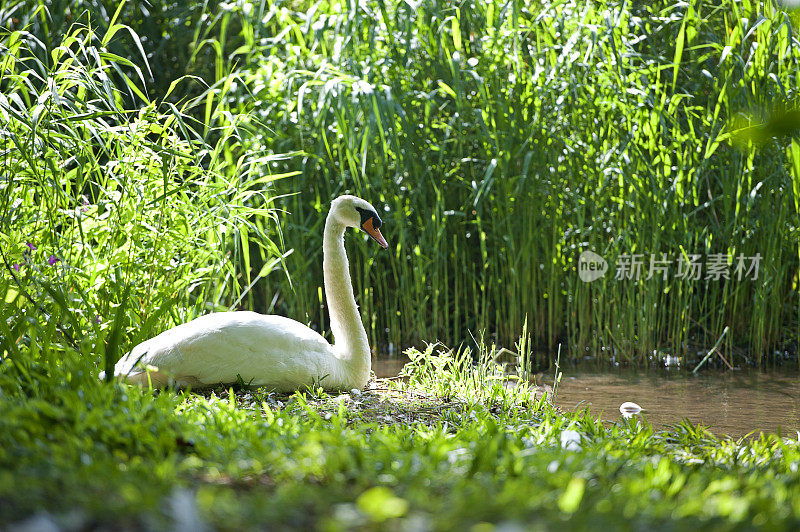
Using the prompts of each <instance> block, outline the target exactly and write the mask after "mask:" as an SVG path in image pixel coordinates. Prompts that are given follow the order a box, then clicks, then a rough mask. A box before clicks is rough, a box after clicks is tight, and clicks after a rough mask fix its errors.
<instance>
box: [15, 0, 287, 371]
mask: <svg viewBox="0 0 800 532" xmlns="http://www.w3.org/2000/svg"><path fill="white" fill-rule="evenodd" d="M121 7H122V6H121ZM121 7H120V9H121ZM119 13H120V10H118V11H117V13H116V15H114V17H113V18H112V19H111V21H110V23H109V24H108V30H107V32H106V33H104V34H97V33H95V32H94V31H93V29H92V27H91V25H88V26H86V25H82V24H75V25H73V26H72V27H71V28H70V31H69V32H68V33H67V34H66V35H65V36H64V37H63V40H62V41H61V42H60V44H59V45H58V46H57V47H54V48H53V49H52V50H51V51H50V53H49V56H48V58H47V61H46V62H44V61H42V59H40V57H39V55H37V54H36V53H34V52H35V51H34V50H32V49H31V48H30V47H29V43H30V42H31V41H30V35H29V34H26V33H25V31H24V30H18V31H8V32H5V33H2V35H0V47H1V48H2V50H3V54H2V56H3V60H2V62H0V87H2V93H0V248H2V249H1V251H2V265H0V271H2V273H1V274H0V298H2V300H3V306H2V311H1V313H2V315H1V316H0V328H2V330H0V332H2V334H0V337H1V338H0V339H1V340H2V341H1V342H0V358H2V360H1V361H0V362H1V363H0V370H1V369H7V370H8V369H12V370H14V371H15V372H16V373H17V374H18V375H29V374H32V372H33V373H37V372H38V373H41V374H47V373H48V372H49V371H50V369H51V368H57V367H60V366H61V365H62V361H63V360H73V359H72V358H71V357H69V356H65V354H66V353H75V352H77V353H81V354H82V355H83V357H84V360H90V361H92V364H93V365H97V364H98V363H99V365H100V366H103V365H105V366H106V367H107V368H108V367H110V365H112V364H113V363H114V362H115V361H116V359H117V358H118V357H119V356H120V355H121V354H122V352H124V350H125V349H126V348H127V347H130V345H132V344H134V343H136V342H138V341H141V340H144V339H145V338H147V337H149V336H152V335H153V334H155V333H157V332H159V331H160V330H162V329H163V328H165V327H167V326H170V325H173V324H175V323H180V322H183V321H186V320H188V319H190V318H192V317H194V316H195V315H197V314H199V313H203V312H207V311H211V310H216V309H225V308H228V307H229V306H230V305H233V304H235V303H237V302H241V301H242V300H243V299H245V298H247V297H249V292H250V289H251V287H252V286H254V284H255V281H256V280H257V279H258V278H261V277H263V276H266V275H268V274H269V273H270V272H271V271H273V270H274V269H276V268H278V267H279V264H278V262H277V261H276V260H275V259H276V258H277V257H280V250H279V246H278V244H277V243H276V242H277V239H276V237H277V236H279V235H278V233H277V232H276V226H275V225H274V222H275V221H276V214H275V210H274V208H273V206H272V200H273V197H272V192H271V188H272V183H273V181H274V180H275V179H279V178H280V177H282V176H281V175H279V174H277V173H275V172H272V170H271V165H272V164H273V163H274V162H275V161H276V160H279V159H282V158H283V157H285V156H284V155H275V154H268V153H266V152H264V151H247V152H245V151H243V150H242V149H241V143H240V142H239V139H240V138H241V136H242V128H243V127H244V125H245V123H246V122H248V120H247V119H246V117H242V116H240V115H238V114H236V113H234V112H232V111H231V109H230V108H228V107H226V106H225V105H224V103H222V100H223V99H224V96H225V93H226V91H227V90H229V89H230V87H231V85H232V84H233V83H234V82H235V79H234V78H232V77H226V78H225V79H222V80H221V81H220V82H219V83H218V84H216V85H214V86H212V87H210V88H209V89H208V91H207V93H204V94H202V95H200V96H199V97H197V98H195V99H191V100H185V101H183V103H179V104H172V103H162V104H159V103H157V102H151V101H149V100H148V99H147V97H146V95H145V93H146V90H145V88H144V87H143V86H141V85H139V82H140V80H143V79H144V75H143V74H142V72H141V71H140V69H139V67H138V66H136V63H135V62H134V61H132V60H130V59H128V58H124V57H120V56H117V55H115V54H113V53H112V52H110V51H109V44H110V43H112V42H113V39H114V38H115V35H116V34H118V33H119V32H121V31H128V30H129V28H125V27H124V26H123V25H121V24H119V23H118V22H117V16H118V15H119ZM131 33H132V32H131ZM138 60H140V61H142V62H145V63H146V58H144V57H140V58H138ZM121 67H125V69H123V68H121ZM130 71H133V72H135V73H136V74H137V75H136V76H134V77H133V78H131V77H129V76H128V75H127V73H126V72H130ZM179 83H180V82H176V83H175V84H173V85H172V87H171V88H170V90H174V89H176V88H177V87H178V84H179ZM123 93H132V94H134V95H135V97H136V98H137V105H136V106H131V107H128V106H126V105H125V99H124V98H123ZM169 96H170V94H169V93H167V94H166V95H165V97H166V99H167V100H169ZM198 108H200V109H201V110H202V113H204V114H205V116H206V120H205V122H198V121H197V120H195V119H194V118H193V116H195V115H196V114H197V112H196V109H198ZM90 367H92V366H85V365H84V366H83V367H82V369H81V370H80V371H81V372H85V371H86V370H87V368H90ZM36 381H37V379H35V378H28V379H22V380H21V382H27V383H28V385H30V386H35V383H36Z"/></svg>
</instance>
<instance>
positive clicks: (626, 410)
mask: <svg viewBox="0 0 800 532" xmlns="http://www.w3.org/2000/svg"><path fill="white" fill-rule="evenodd" d="M641 411H642V407H641V406H639V405H637V404H636V403H631V402H630V401H627V402H624V403H622V404H621V405H619V413H620V414H622V417H623V418H624V419H628V418H631V417H633V416H635V415H636V414H638V413H639V412H641Z"/></svg>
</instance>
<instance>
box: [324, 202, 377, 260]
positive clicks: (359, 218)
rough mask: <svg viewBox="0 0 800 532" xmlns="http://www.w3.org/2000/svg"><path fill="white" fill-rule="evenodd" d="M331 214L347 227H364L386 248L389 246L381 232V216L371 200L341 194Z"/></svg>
mask: <svg viewBox="0 0 800 532" xmlns="http://www.w3.org/2000/svg"><path fill="white" fill-rule="evenodd" d="M331 216H333V217H334V218H335V219H336V220H337V221H338V222H340V223H342V224H343V225H345V226H346V227H357V228H359V229H363V230H364V231H365V232H366V233H367V234H368V235H369V236H371V237H372V238H373V239H375V242H377V243H378V244H380V245H381V247H383V248H384V249H385V248H388V247H389V244H387V243H386V240H385V239H384V238H383V235H382V234H381V232H380V227H381V225H382V224H383V222H382V221H381V217H380V216H378V211H376V210H375V207H373V206H372V205H370V204H369V202H367V201H364V200H363V199H361V198H357V197H355V196H339V197H338V198H336V199H335V200H333V203H331Z"/></svg>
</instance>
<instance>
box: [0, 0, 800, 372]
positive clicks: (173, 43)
mask: <svg viewBox="0 0 800 532" xmlns="http://www.w3.org/2000/svg"><path fill="white" fill-rule="evenodd" d="M1 14H2V15H3V18H4V20H5V21H6V24H5V27H6V28H7V30H8V31H6V32H5V33H4V37H3V42H4V44H3V46H4V47H5V49H7V50H8V52H9V53H8V54H7V55H6V57H7V58H6V60H5V61H4V70H3V74H2V76H3V78H2V86H3V94H4V98H5V99H4V102H2V109H3V114H4V122H3V124H4V125H3V130H4V131H3V136H2V138H3V145H4V148H5V149H4V157H5V163H4V168H5V169H6V175H13V176H16V181H15V186H14V187H11V186H10V182H8V181H7V180H6V181H5V182H4V184H3V187H4V191H6V194H4V196H3V202H4V211H3V227H2V238H3V239H4V246H3V248H4V252H5V262H6V265H5V270H6V271H5V272H4V274H3V281H2V282H3V283H4V285H7V286H9V287H10V288H11V290H12V291H13V292H12V293H14V294H16V293H18V292H20V290H19V289H18V288H15V286H16V285H17V284H18V282H21V283H22V284H23V286H24V287H26V288H25V289H26V290H27V291H28V292H30V293H31V294H30V295H31V297H24V290H23V296H21V297H20V299H18V300H17V303H18V304H19V306H22V307H25V306H30V305H31V300H36V301H38V302H39V303H38V304H39V305H40V306H41V301H43V300H48V299H53V298H54V297H55V296H53V294H51V293H50V292H52V291H53V290H52V289H48V288H47V285H48V283H49V286H50V287H51V288H52V287H58V286H61V287H63V286H67V285H69V286H72V287H73V288H74V292H76V293H77V294H81V295H80V296H75V295H73V297H80V298H81V300H82V302H81V305H74V304H70V305H68V307H69V308H71V309H73V310H71V311H70V312H68V313H67V314H69V317H66V316H62V319H61V322H62V323H61V324H60V325H61V327H62V328H75V330H74V331H73V332H72V335H73V336H75V337H79V336H82V334H81V333H80V331H82V330H84V329H85V328H86V327H90V325H89V324H88V322H86V323H83V322H80V320H77V321H79V322H80V323H76V315H75V313H76V312H78V313H79V314H82V315H83V316H84V317H85V316H87V315H91V316H99V317H101V318H100V319H101V320H103V319H104V318H105V320H104V323H110V322H111V321H112V320H111V319H110V318H111V317H113V316H112V315H113V312H111V305H113V304H114V303H116V302H118V301H120V300H121V295H122V294H123V293H124V290H123V289H122V287H123V286H130V290H131V292H132V294H133V297H135V298H138V299H137V300H141V301H143V305H141V306H140V305H138V304H137V305H135V309H134V307H131V308H130V309H127V310H126V311H124V312H122V315H121V316H120V319H121V322H120V327H121V331H120V341H121V342H123V344H125V345H128V344H130V343H134V342H135V341H137V340H139V339H141V336H142V335H147V334H149V333H150V332H151V330H153V327H154V328H155V329H160V328H163V327H165V326H167V325H169V324H171V323H175V322H177V321H182V320H184V319H185V318H186V317H187V316H191V315H193V314H196V313H198V312H200V311H202V310H203V309H210V308H225V307H229V306H231V305H233V306H241V307H247V308H254V309H256V310H261V311H278V312H280V313H283V314H286V315H289V316H293V317H296V318H298V319H301V320H305V321H307V322H309V323H312V324H313V325H314V326H315V327H317V328H318V329H320V330H325V329H326V316H325V309H324V301H323V299H322V290H321V285H322V280H321V268H320V262H321V224H322V221H323V219H324V214H325V209H326V206H327V204H328V201H329V200H330V199H331V198H332V197H334V196H336V195H337V194H339V193H341V192H344V191H351V192H354V193H357V194H360V195H362V196H364V197H366V198H368V199H370V200H371V201H372V202H373V203H375V204H383V205H385V206H386V209H387V212H386V213H385V218H386V221H387V226H386V231H385V232H386V236H387V238H388V239H389V241H390V242H391V243H392V250H393V252H392V253H391V254H384V255H383V256H376V257H373V256H372V251H373V250H372V249H370V248H368V247H362V246H354V247H352V249H351V250H350V253H351V255H352V256H354V257H355V259H356V260H353V261H352V262H353V263H354V278H355V279H356V285H357V286H356V289H357V292H358V298H359V301H360V304H361V306H362V308H363V309H364V311H365V314H367V315H368V316H369V332H370V337H371V340H372V342H373V343H374V344H375V345H377V346H378V347H379V348H380V347H385V346H386V345H387V344H388V343H392V344H394V345H395V346H398V345H408V344H409V343H417V342H420V341H422V340H430V339H440V340H443V341H445V342H447V343H450V344H458V343H460V342H462V341H464V340H465V339H468V338H469V332H470V331H472V332H475V331H485V332H486V333H488V334H489V335H490V336H491V337H492V338H495V339H496V341H498V342H499V343H500V344H505V345H509V344H510V343H511V342H512V341H513V339H514V338H515V337H516V335H517V334H518V333H519V330H520V329H521V327H522V325H523V322H524V321H525V320H526V319H527V321H528V323H529V324H530V325H531V331H532V333H533V340H534V343H535V344H536V345H538V346H540V347H545V348H552V347H554V346H555V345H556V344H557V343H563V344H564V345H565V347H566V348H568V349H567V351H566V352H567V353H568V354H569V355H570V356H577V355H578V354H579V353H583V352H584V350H586V351H585V352H588V353H589V354H591V355H597V356H599V357H600V358H601V359H603V360H609V359H612V357H613V359H614V360H616V361H629V362H635V363H646V362H648V361H650V360H654V359H655V360H657V359H658V358H659V357H660V356H662V355H664V354H672V355H688V356H689V357H693V356H694V355H695V354H696V353H697V351H698V349H702V348H703V347H707V346H709V345H712V344H713V343H714V342H715V341H716V340H717V339H718V338H719V337H720V335H721V334H722V331H723V330H724V329H725V327H726V326H727V327H728V328H729V333H728V334H727V335H726V336H725V338H724V339H723V343H722V348H723V350H725V351H727V352H728V353H729V354H732V355H733V356H734V357H735V358H737V361H738V362H744V361H746V360H749V361H751V362H752V361H761V360H762V357H763V356H765V355H768V354H773V355H774V354H775V353H776V350H777V353H778V356H780V353H786V352H788V353H792V352H795V351H796V346H797V342H798V338H799V337H800V323H798V308H800V295H798V285H797V274H798V254H799V253H800V252H799V251H798V244H797V242H798V238H800V229H799V227H800V224H798V210H799V209H798V206H799V205H800V177H798V171H797V168H800V146H798V144H797V142H796V141H795V140H792V137H791V136H790V135H787V133H789V134H791V133H792V131H794V129H793V128H794V127H795V126H794V122H793V119H794V114H792V113H793V111H790V112H788V113H783V114H781V112H780V109H792V108H793V105H794V102H795V100H796V95H795V92H796V87H797V80H796V72H797V58H798V45H797V40H796V38H795V33H796V32H795V30H794V26H793V23H792V17H791V16H790V15H789V14H787V13H786V12H784V11H781V10H780V9H777V8H775V7H774V6H773V5H772V4H771V3H770V2H766V3H759V2H755V3H753V2H749V1H748V2H743V1H728V2H723V3H705V2H695V3H692V4H685V3H678V4H673V3H670V2H661V3H656V4H650V5H647V6H644V5H640V4H638V3H635V4H632V5H627V4H617V3H614V2H608V3H605V2H601V3H597V2H593V3H592V4H590V5H584V3H582V2H557V3H555V4H536V5H530V6H528V5H525V4H523V3H520V2H515V1H510V2H505V3H504V2H495V1H492V2H479V3H475V4H474V5H473V4H469V5H468V4H463V5H460V4H459V5H451V4H450V3H449V2H436V1H429V2H420V3H416V4H414V3H408V2H390V3H389V4H385V3H383V2H376V3H374V4H370V3H366V4H364V3H362V4H359V5H358V6H351V5H350V4H348V3H340V2H330V3H326V2H317V3H314V4H303V3H281V2H263V3H261V4H252V3H249V2H241V3H221V4H216V3H207V4H199V3H194V4H189V5H188V6H186V7H181V6H180V5H179V4H168V3H156V4H155V5H154V6H153V7H152V8H145V7H143V5H141V4H130V5H129V4H120V5H119V8H118V9H117V5H116V4H110V3H109V4H106V3H102V2H87V3H83V2H68V3H64V5H59V6H56V5H52V6H49V9H48V8H45V7H44V6H42V7H39V4H38V3H30V4H26V3H24V2H23V3H11V4H6V5H5V6H4V7H3V9H2V12H1ZM368 22H369V23H368ZM121 24H124V26H122V25H121ZM65 36H66V37H65ZM775 117H777V118H775ZM748 124H755V125H751V127H749V128H748V127H746V126H747V125H748ZM759 124H765V125H759ZM773 126H774V127H773ZM140 144H141V145H142V146H143V148H142V149H140V148H138V146H139V145H140ZM133 146H137V148H133ZM126 150H127V152H126ZM282 176H291V178H290V179H283V180H280V181H278V182H277V183H272V181H273V180H274V179H276V178H277V177H282ZM132 181H133V182H132ZM159 184H160V186H159ZM134 190H136V191H137V192H134ZM57 191H60V192H59V193H56V192H57ZM9 192H10V193H9ZM115 194H120V197H119V198H118V199H117V198H116V197H115ZM276 197H277V200H275V198H276ZM273 200H274V202H273ZM106 205H113V206H114V207H113V209H110V208H108V207H107V206H106ZM12 206H13V208H12ZM140 206H146V208H144V209H140V208H139V207H140ZM272 207H278V208H280V209H281V210H279V211H275V210H272ZM76 208H80V210H81V211H82V214H81V215H79V216H78V215H75V212H76V211H75V209H76ZM265 208H266V209H270V210H265ZM237 209H238V210H237ZM112 210H113V212H114V213H115V216H109V215H110V214H111V213H112ZM176 217H180V218H185V219H183V220H181V221H179V220H176V219H175V218H176ZM90 221H91V223H90ZM275 221H277V222H278V223H277V224H276V223H273V222H275ZM98 223H99V224H100V226H99V227H100V229H99V230H98V231H97V234H94V235H92V236H91V237H90V238H88V239H87V231H88V233H91V232H92V229H91V228H89V227H88V226H86V227H83V229H82V228H81V226H80V224H89V225H91V224H98ZM212 227H214V228H217V229H212ZM152 228H154V229H156V231H151V229H152ZM159 228H164V229H165V231H167V232H169V234H170V237H169V238H161V237H160V235H162V234H164V232H162V231H160V230H159ZM279 228H281V229H282V231H283V233H282V234H281V232H280V231H281V229H279ZM177 233H182V235H181V236H178V235H177ZM115 234H116V236H115ZM120 235H125V236H126V237H130V238H129V240H128V243H129V246H121V241H120V238H118V237H119V236H120ZM151 241H157V243H155V242H151ZM273 242H274V243H273ZM28 243H30V244H32V245H34V246H36V247H37V250H39V251H38V256H39V257H40V259H47V258H50V257H51V255H54V256H56V257H57V258H59V259H61V262H59V263H58V265H57V267H56V268H51V269H50V270H52V271H48V272H42V271H39V274H38V275H36V276H33V275H26V274H25V273H24V272H23V273H22V274H21V275H19V276H18V277H20V278H21V279H18V280H17V281H14V280H13V278H12V276H13V272H12V271H11V268H12V267H14V265H15V264H22V263H23V262H24V260H27V259H25V257H30V258H31V260H32V261H33V258H34V257H35V254H31V255H26V250H28V251H30V248H29V247H26V246H27V245H28ZM153 245H155V246H156V248H157V249H159V250H160V252H158V253H153V254H149V253H146V252H145V253H143V254H142V253H141V252H142V251H143V250H147V249H149V248H150V247H151V246H153ZM187 246H188V247H187ZM79 250H80V251H79ZM189 250H196V251H189ZM585 250H593V251H595V252H597V253H599V254H600V255H601V256H602V257H604V258H605V259H606V260H607V261H608V263H609V268H610V271H609V273H608V274H607V275H606V276H605V277H603V278H602V279H600V280H597V281H595V282H593V283H591V284H587V283H584V282H582V281H581V280H580V279H579V277H578V274H577V264H578V257H579V255H580V253H581V252H582V251H585ZM119 253H124V254H125V258H124V259H123V262H124V264H125V267H124V268H122V269H120V268H116V270H117V271H116V272H112V273H111V274H110V275H106V274H103V275H100V274H99V272H98V271H97V268H101V269H103V271H104V272H105V269H104V268H107V266H106V264H120V259H122V257H121V256H116V257H115V259H114V260H110V261H109V260H101V261H96V260H95V258H96V257H98V256H100V257H105V258H106V259H108V258H110V257H114V256H115V254H117V255H118V254H119ZM137 253H139V254H140V255H139V257H138V258H135V257H136V254H137ZM281 253H284V254H288V258H286V260H285V262H283V263H280V261H279V257H280V256H281ZM631 254H641V256H642V275H641V276H640V278H639V279H638V280H637V279H621V280H620V279H616V278H615V275H614V274H615V273H616V272H615V270H616V269H617V265H618V263H619V261H622V260H624V258H625V256H626V255H631ZM757 254H758V255H760V256H761V262H760V264H759V270H758V277H757V278H754V273H751V274H750V275H744V276H742V275H741V273H737V271H736V268H737V267H738V266H739V257H755V256H756V255H757ZM692 255H696V256H697V257H695V259H694V260H699V261H700V262H701V268H708V267H709V263H710V262H711V261H713V260H714V257H715V256H716V257H718V258H719V257H722V259H721V261H722V263H723V264H724V268H723V269H725V270H726V271H727V272H728V274H729V276H730V278H729V279H725V278H724V277H722V278H717V279H715V278H713V277H712V278H710V279H709V278H707V272H708V270H703V271H702V273H701V275H700V278H699V279H696V280H695V279H687V278H681V277H679V276H678V269H679V268H680V267H681V265H680V264H678V263H679V262H680V261H688V260H690V259H691V258H692ZM223 256H224V257H225V259H223ZM651 258H653V259H656V260H664V259H666V260H667V261H668V263H669V264H668V271H667V274H666V275H663V274H662V273H661V272H660V271H659V270H655V275H654V276H653V277H652V278H648V277H649V274H650V272H649V269H650V262H649V261H650V259H651ZM276 261H278V262H276ZM40 262H41V260H40ZM84 262H85V263H86V264H85V266H84ZM33 263H35V261H33ZM98 263H99V264H100V266H98ZM280 265H282V266H284V267H285V268H286V270H287V271H288V272H290V273H291V275H290V276H286V275H271V276H268V277H266V278H264V277H265V276H266V275H267V274H268V273H269V272H271V271H273V270H274V269H275V267H276V266H280ZM747 265H748V266H749V263H748V264H747ZM26 271H27V272H31V271H33V269H31V268H29V269H27V270H26ZM93 271H94V273H93ZM45 273H47V274H46V275H44V274H45ZM79 277H80V279H79ZM98 279H99V280H98ZM56 280H57V282H56ZM26 283H33V284H32V285H30V286H28V285H27V284H26ZM108 283H111V284H112V285H113V286H110V287H109V286H106V285H107V284H108ZM187 287H192V290H191V291H189V292H187V290H186V288H187ZM73 288H69V289H68V290H67V289H65V290H66V291H67V292H69V291H70V290H73ZM56 290H57V288H56ZM14 297H15V296H13V295H12V296H9V297H8V298H7V300H8V301H9V302H11V301H12V300H13V299H14ZM61 299H64V300H67V299H69V298H67V297H66V294H61ZM58 300H59V299H58V298H57V297H56V298H55V302H56V304H57V305H58ZM23 301H25V302H23ZM176 303H180V304H179V305H176ZM95 307H97V308H95ZM176 307H177V308H180V309H187V308H189V307H191V308H193V310H190V311H188V312H183V311H179V312H172V313H173V315H172V316H169V315H168V312H167V311H166V309H173V308H176ZM159 309H161V311H159ZM137 311H144V314H147V315H148V317H149V318H151V319H150V322H148V324H147V326H146V327H142V326H141V324H142V323H143V322H144V321H145V320H144V319H143V316H141V315H139V316H137V315H136V312H137ZM100 325H101V327H99V328H98V327H93V333H92V336H93V337H97V335H98V333H102V331H103V330H104V328H103V326H102V325H103V324H102V323H101V324H100ZM550 351H552V349H550V350H545V352H544V354H543V357H544V358H543V359H542V360H540V362H545V363H546V362H547V359H548V356H549V353H550ZM738 355H742V356H741V357H739V356H738ZM772 358H773V359H774V357H772Z"/></svg>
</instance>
